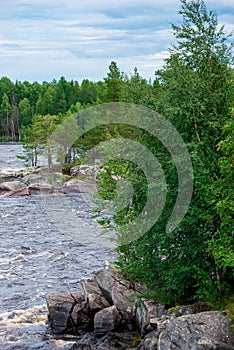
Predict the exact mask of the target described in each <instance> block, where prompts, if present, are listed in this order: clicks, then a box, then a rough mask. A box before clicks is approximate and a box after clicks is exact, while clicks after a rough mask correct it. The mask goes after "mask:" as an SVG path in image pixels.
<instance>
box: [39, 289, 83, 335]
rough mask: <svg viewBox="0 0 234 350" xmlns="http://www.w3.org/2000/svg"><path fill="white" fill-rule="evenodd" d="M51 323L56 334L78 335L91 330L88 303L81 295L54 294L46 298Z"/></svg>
mask: <svg viewBox="0 0 234 350" xmlns="http://www.w3.org/2000/svg"><path fill="white" fill-rule="evenodd" d="M46 302H47V307H48V310H49V322H50V324H51V328H52V330H53V332H54V333H59V334H61V333H71V334H78V332H79V330H89V329H90V318H89V315H88V307H87V303H86V302H85V300H84V297H83V295H81V294H80V293H77V292H76V293H69V292H52V293H49V294H47V296H46Z"/></svg>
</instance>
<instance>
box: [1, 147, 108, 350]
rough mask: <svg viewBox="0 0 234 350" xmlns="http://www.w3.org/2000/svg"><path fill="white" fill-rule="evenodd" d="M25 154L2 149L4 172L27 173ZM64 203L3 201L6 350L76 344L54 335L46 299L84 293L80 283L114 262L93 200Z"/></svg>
mask: <svg viewBox="0 0 234 350" xmlns="http://www.w3.org/2000/svg"><path fill="white" fill-rule="evenodd" d="M19 152H21V147H20V145H12V144H10V145H8V144H6V145H2V144H0V160H1V161H0V165H1V169H5V168H20V167H21V168H22V163H20V161H18V160H16V162H15V163H14V161H15V154H19ZM63 200H65V196H64V197H63V196H52V197H51V198H46V200H45V198H43V197H41V196H35V197H19V198H0V349H1V350H2V349H3V350H6V349H8V350H12V349H25V350H26V349H28V350H30V349H44V350H46V349H48V350H52V349H69V348H70V347H71V344H72V341H68V340H62V339H56V338H55V337H53V336H51V334H50V333H49V328H48V326H47V325H46V322H45V321H46V318H47V308H46V305H45V296H46V294H47V293H48V292H50V291H80V290H81V288H80V281H82V280H85V279H87V278H89V277H92V276H93V274H94V272H95V271H97V270H99V269H101V268H103V267H104V265H105V261H109V260H111V259H113V252H112V247H113V244H111V243H110V242H109V240H108V238H107V237H105V236H103V237H100V236H99V234H100V228H99V227H98V224H97V223H96V222H95V221H94V219H92V217H91V214H90V207H91V203H90V199H89V197H88V195H77V196H70V197H67V196H66V201H65V202H63ZM54 201H55V202H56V203H59V206H58V205H57V204H56V206H55V205H54V204H53V203H54ZM48 208H50V209H49V210H48ZM54 212H56V215H57V216H56V215H54ZM68 212H70V213H72V215H71V216H70V215H68ZM65 216H66V218H69V220H70V221H68V222H66V220H62V221H64V222H65V223H66V224H65V226H63V227H62V226H61V225H58V224H57V219H56V218H57V217H59V218H60V220H61V218H63V217H64V219H65ZM61 227H62V229H61ZM71 227H72V230H70V228H71ZM71 232H72V234H71ZM74 232H76V233H77V234H75V235H74Z"/></svg>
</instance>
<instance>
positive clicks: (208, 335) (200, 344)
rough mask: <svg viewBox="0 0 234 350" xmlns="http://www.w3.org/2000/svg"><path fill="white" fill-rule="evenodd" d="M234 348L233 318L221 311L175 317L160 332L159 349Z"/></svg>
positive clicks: (209, 349)
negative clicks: (230, 318)
mask: <svg viewBox="0 0 234 350" xmlns="http://www.w3.org/2000/svg"><path fill="white" fill-rule="evenodd" d="M188 349H193V350H211V349H216V350H221V349H223V350H224V349H226V350H227V349H234V333H233V330H232V324H231V320H229V319H228V318H227V317H225V316H224V314H223V313H222V312H220V311H208V312H201V313H198V314H194V315H185V316H181V317H177V318H175V319H173V320H172V321H171V322H169V323H168V324H167V327H166V329H165V330H164V331H163V332H162V333H161V334H160V336H159V339H158V348H157V350H188Z"/></svg>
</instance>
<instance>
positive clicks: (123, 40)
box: [0, 0, 234, 81]
mask: <svg viewBox="0 0 234 350" xmlns="http://www.w3.org/2000/svg"><path fill="white" fill-rule="evenodd" d="M0 4H1V13H0V19H1V21H0V26H1V27H0V76H8V77H9V78H11V79H12V80H13V81H15V80H20V81H23V80H29V81H35V80H38V81H43V80H47V81H51V80H52V79H53V78H55V79H58V78H59V77H60V76H65V77H66V78H67V79H75V80H78V81H82V79H84V78H88V79H90V80H95V81H96V80H101V79H102V78H103V77H105V76H106V73H107V71H108V66H109V64H110V62H111V61H112V60H114V61H116V62H117V63H118V66H119V67H120V69H121V70H122V71H124V72H126V73H130V72H132V71H133V69H134V67H135V66H136V67H138V69H139V72H140V74H141V75H142V76H144V77H146V78H147V79H149V78H154V71H155V70H156V69H157V68H159V67H161V66H162V63H163V59H164V58H166V57H167V56H168V48H169V47H171V45H172V43H173V40H174V39H173V35H172V32H171V29H170V22H173V23H175V22H176V21H177V20H178V19H179V17H178V14H177V12H178V10H179V8H180V3H179V0H163V1H158V0H134V1H133V0H118V1H117V0H112V1H107V0H79V1H76V0H72V1H67V0H49V1H48V0H1V2H0ZM206 4H207V6H208V7H209V8H210V9H213V10H215V11H216V12H217V14H218V17H219V22H220V24H224V25H225V26H226V27H227V30H229V31H230V30H234V2H233V0H221V1H220V2H219V3H218V2H217V1H215V0H207V1H206Z"/></svg>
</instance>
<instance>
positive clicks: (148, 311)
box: [136, 298, 166, 336]
mask: <svg viewBox="0 0 234 350" xmlns="http://www.w3.org/2000/svg"><path fill="white" fill-rule="evenodd" d="M163 315H166V308H165V306H164V305H161V304H157V303H155V302H154V301H153V300H150V299H145V298H140V299H139V301H138V305H137V307H136V324H137V327H138V329H139V331H140V333H141V336H144V335H145V334H147V333H149V332H150V331H152V330H153V329H156V328H157V323H158V321H159V319H161V318H162V316H163Z"/></svg>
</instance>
